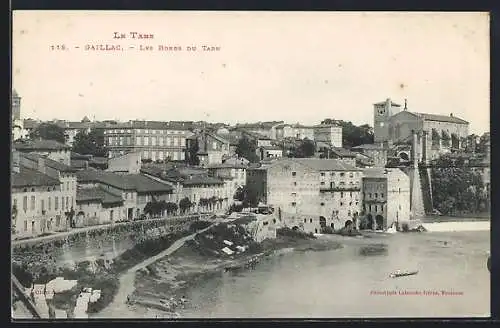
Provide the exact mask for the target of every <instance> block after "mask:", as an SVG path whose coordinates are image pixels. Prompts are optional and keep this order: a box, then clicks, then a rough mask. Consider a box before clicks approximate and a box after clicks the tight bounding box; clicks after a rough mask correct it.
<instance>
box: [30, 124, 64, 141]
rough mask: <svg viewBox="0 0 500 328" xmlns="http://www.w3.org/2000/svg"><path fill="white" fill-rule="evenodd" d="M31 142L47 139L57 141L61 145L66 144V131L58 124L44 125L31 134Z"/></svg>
mask: <svg viewBox="0 0 500 328" xmlns="http://www.w3.org/2000/svg"><path fill="white" fill-rule="evenodd" d="M29 138H30V139H31V140H37V139H46V140H55V141H58V142H60V143H65V142H66V137H65V136H64V129H63V128H61V127H60V126H59V125H57V124H53V123H42V124H40V125H38V126H37V127H36V128H35V129H33V131H31V133H30V134H29Z"/></svg>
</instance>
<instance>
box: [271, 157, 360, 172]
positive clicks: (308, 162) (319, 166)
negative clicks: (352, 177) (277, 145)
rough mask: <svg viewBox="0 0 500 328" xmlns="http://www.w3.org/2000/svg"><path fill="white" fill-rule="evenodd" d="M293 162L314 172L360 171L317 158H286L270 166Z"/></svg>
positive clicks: (346, 165) (336, 161)
mask: <svg viewBox="0 0 500 328" xmlns="http://www.w3.org/2000/svg"><path fill="white" fill-rule="evenodd" d="M286 161H293V162H296V163H300V164H302V165H304V166H308V167H310V168H312V169H313V170H316V171H361V169H359V168H357V167H355V166H353V165H350V164H347V163H346V162H344V161H342V160H339V159H319V158H288V159H283V160H277V161H275V162H274V163H272V164H271V165H274V164H275V163H280V162H286Z"/></svg>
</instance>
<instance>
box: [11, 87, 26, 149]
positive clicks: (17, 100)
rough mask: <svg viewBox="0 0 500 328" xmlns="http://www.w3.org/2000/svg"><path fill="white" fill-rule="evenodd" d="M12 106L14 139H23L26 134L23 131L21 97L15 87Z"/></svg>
mask: <svg viewBox="0 0 500 328" xmlns="http://www.w3.org/2000/svg"><path fill="white" fill-rule="evenodd" d="M11 107H12V112H11V129H12V140H13V141H14V140H18V139H23V138H24V137H25V135H24V133H23V129H24V127H23V125H24V122H23V120H21V97H19V94H18V93H17V91H16V90H15V89H14V90H12V97H11Z"/></svg>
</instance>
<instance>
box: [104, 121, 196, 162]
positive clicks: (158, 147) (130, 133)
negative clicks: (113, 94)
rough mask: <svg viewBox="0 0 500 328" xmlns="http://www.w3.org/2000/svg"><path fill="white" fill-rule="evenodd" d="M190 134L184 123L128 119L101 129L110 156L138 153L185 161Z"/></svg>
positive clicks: (154, 158) (152, 158) (146, 157)
mask: <svg viewBox="0 0 500 328" xmlns="http://www.w3.org/2000/svg"><path fill="white" fill-rule="evenodd" d="M191 135H192V133H191V132H190V131H189V130H188V129H187V128H186V125H183V124H173V123H169V122H158V121H129V122H126V123H119V124H116V125H110V126H108V127H106V129H105V130H104V137H105V138H104V139H105V144H106V148H107V149H108V151H109V155H108V156H109V157H110V158H112V157H116V156H120V155H124V154H126V153H130V152H141V153H142V159H144V160H145V159H150V160H152V161H157V160H160V161H163V160H167V159H170V160H174V161H184V159H185V152H186V138H187V137H189V136H191Z"/></svg>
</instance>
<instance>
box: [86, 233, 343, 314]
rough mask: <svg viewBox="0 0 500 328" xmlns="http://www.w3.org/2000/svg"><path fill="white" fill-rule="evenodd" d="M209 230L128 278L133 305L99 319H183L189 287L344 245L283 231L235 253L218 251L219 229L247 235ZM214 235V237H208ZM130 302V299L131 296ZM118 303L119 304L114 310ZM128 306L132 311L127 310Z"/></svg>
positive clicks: (109, 310)
mask: <svg viewBox="0 0 500 328" xmlns="http://www.w3.org/2000/svg"><path fill="white" fill-rule="evenodd" d="M214 230H215V229H212V230H209V231H207V232H205V233H203V234H200V235H198V236H197V238H195V239H193V240H191V241H189V242H186V243H185V244H184V245H183V246H182V247H180V248H179V249H178V250H177V251H175V252H174V253H172V254H171V255H170V256H168V257H166V258H163V259H161V260H159V261H158V262H155V263H153V264H151V265H149V266H147V267H144V268H143V269H141V270H139V271H138V272H137V275H136V276H135V279H132V278H131V277H130V276H128V278H127V280H125V279H124V280H122V281H121V283H123V284H125V283H127V284H128V285H127V286H123V290H124V291H125V290H126V291H127V292H131V293H130V294H129V295H128V303H129V304H128V305H124V304H123V303H121V304H117V303H115V302H113V304H111V305H110V307H109V308H107V309H105V310H104V311H103V312H102V313H99V314H97V315H96V316H95V317H99V318H104V317H106V318H110V317H113V316H112V314H113V313H121V314H122V316H123V315H124V314H123V311H125V312H127V314H126V316H129V317H150V318H151V317H153V318H155V317H158V318H172V317H174V318H175V317H178V316H179V312H182V310H183V309H184V308H186V307H189V301H188V302H187V303H186V302H183V300H184V297H185V295H186V294H188V292H189V290H192V289H193V288H196V287H197V286H199V284H202V283H203V282H204V281H206V280H207V279H209V278H213V277H215V276H220V275H232V274H238V273H239V272H241V271H244V270H252V269H255V268H256V266H258V265H259V263H260V262H261V261H265V260H266V259H270V258H271V257H272V256H279V255H282V254H284V253H287V252H289V251H298V252H306V251H324V250H331V249H337V248H340V247H342V245H341V244H340V243H339V242H338V241H332V240H328V239H318V238H315V237H313V236H311V235H306V234H301V233H297V232H292V231H291V230H281V231H280V232H279V235H278V236H277V238H276V239H266V240H264V241H263V242H262V243H260V244H257V243H253V242H251V241H248V242H247V243H246V245H244V247H246V249H247V251H245V252H241V253H238V254H237V253H235V254H232V255H226V254H221V253H220V252H217V250H218V249H219V250H220V248H218V247H217V246H216V244H217V243H216V242H214V239H217V236H214V235H213V233H214V232H217V233H218V234H219V236H218V237H221V238H223V239H224V240H226V241H229V240H228V239H232V240H233V241H234V239H235V238H232V237H239V238H240V240H239V244H240V247H243V246H241V244H243V240H244V239H245V236H244V235H243V236H242V235H238V234H235V235H231V232H230V231H228V230H224V225H219V226H218V227H217V231H214ZM207 237H208V238H207ZM124 301H127V297H126V296H125V299H124ZM113 307H114V308H113ZM125 309H127V310H128V311H127V310H125Z"/></svg>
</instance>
